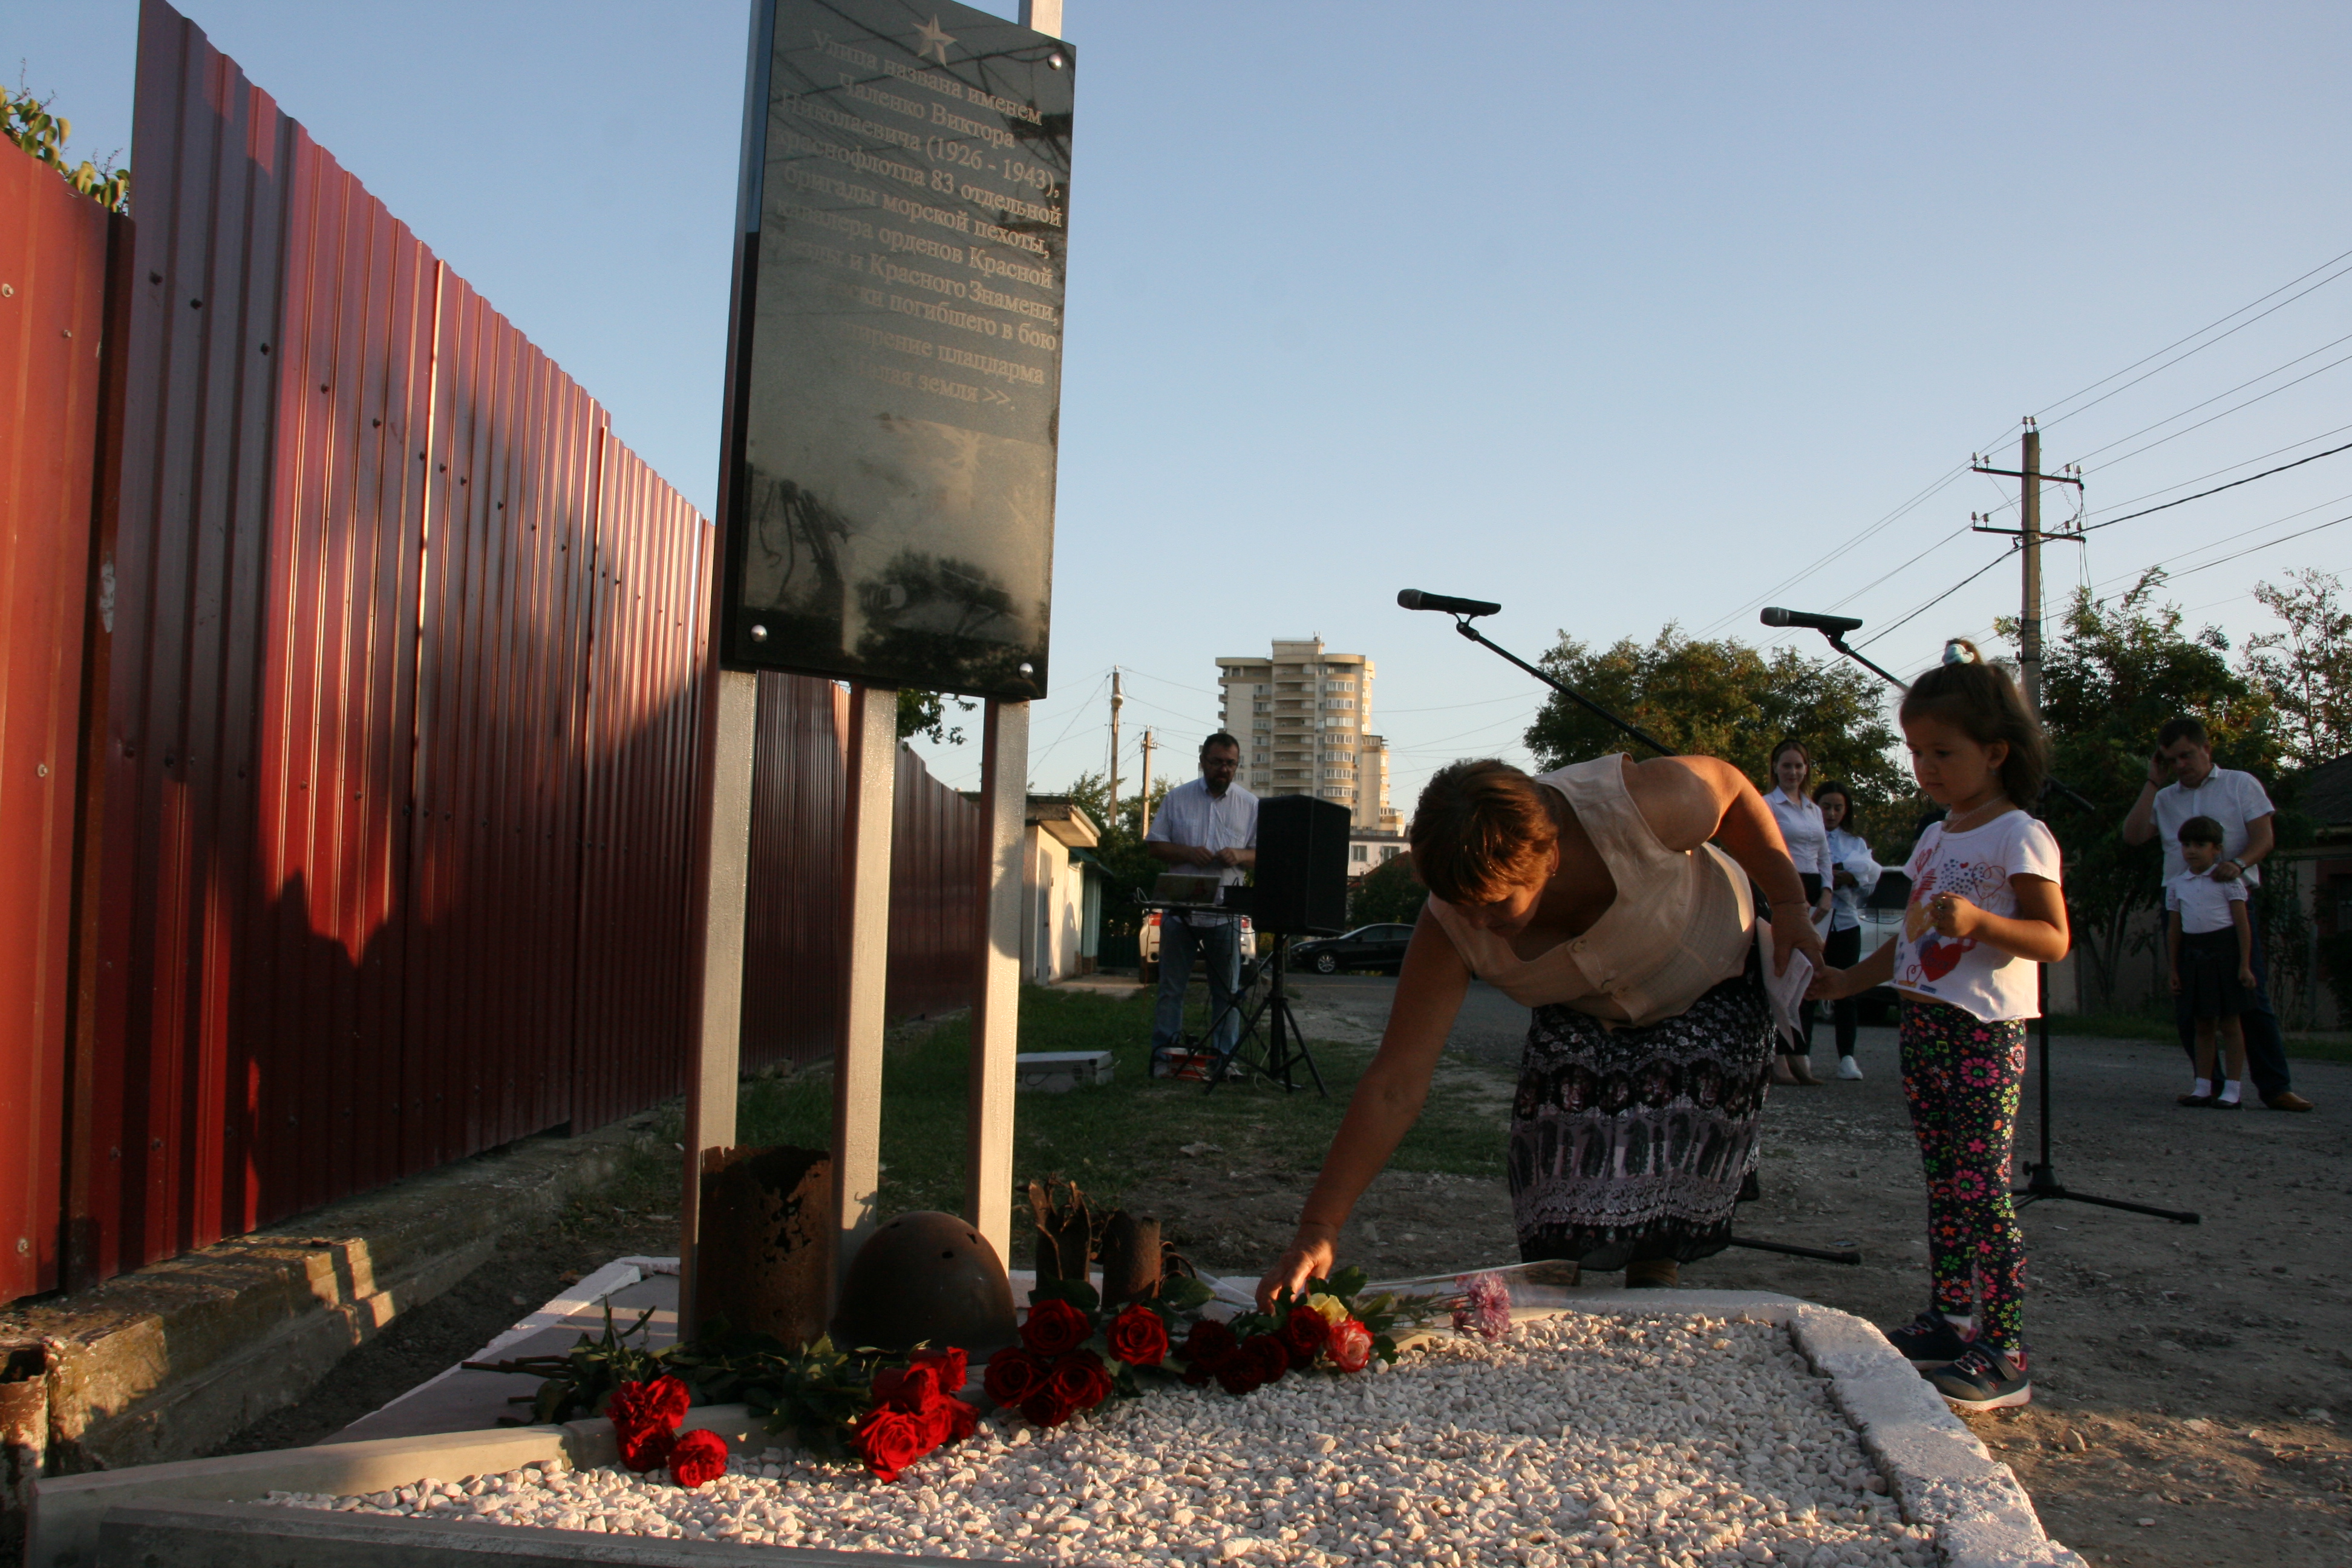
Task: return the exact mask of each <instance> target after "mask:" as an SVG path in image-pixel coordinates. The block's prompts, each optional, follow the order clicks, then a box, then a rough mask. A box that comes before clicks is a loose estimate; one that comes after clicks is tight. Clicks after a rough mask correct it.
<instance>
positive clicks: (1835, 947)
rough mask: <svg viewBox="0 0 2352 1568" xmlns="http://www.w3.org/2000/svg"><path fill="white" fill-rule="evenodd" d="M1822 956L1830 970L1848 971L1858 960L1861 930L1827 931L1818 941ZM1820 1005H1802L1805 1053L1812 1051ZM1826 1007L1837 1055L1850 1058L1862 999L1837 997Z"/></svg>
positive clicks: (1860, 1016) (1852, 928) (1813, 1003)
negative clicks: (1803, 1010) (1803, 1009)
mask: <svg viewBox="0 0 2352 1568" xmlns="http://www.w3.org/2000/svg"><path fill="white" fill-rule="evenodd" d="M1861 957H1862V928H1861V927H1860V926H1848V927H1846V929H1845V930H1843V931H1832V932H1830V934H1829V935H1827V936H1825V937H1823V938H1822V958H1823V959H1824V960H1826V961H1827V962H1828V963H1829V966H1830V967H1831V968H1832V969H1852V968H1853V966H1854V962H1855V961H1856V960H1857V959H1859V958H1861ZM1828 1006H1829V1011H1830V1023H1831V1024H1832V1026H1834V1027H1835V1028H1836V1030H1837V1049H1838V1055H1840V1056H1842V1057H1850V1056H1852V1055H1853V1037H1854V1031H1855V1030H1856V1029H1857V1028H1859V1027H1860V1026H1861V1024H1862V999H1861V998H1860V997H1858V996H1841V997H1839V998H1838V999H1837V1000H1836V1001H1834V1002H1832V1003H1830V1004H1828ZM1821 1009H1822V1004H1821V1003H1819V1002H1808V1003H1806V1004H1805V1049H1806V1050H1807V1051H1808V1052H1810V1051H1811V1050H1812V1048H1813V1020H1814V1019H1815V1018H1816V1017H1818V1016H1820V1014H1821Z"/></svg>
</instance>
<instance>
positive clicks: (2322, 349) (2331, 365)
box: [2075, 332, 2352, 468]
mask: <svg viewBox="0 0 2352 1568" xmlns="http://www.w3.org/2000/svg"><path fill="white" fill-rule="evenodd" d="M2345 342H2352V332H2347V333H2346V334H2345V335H2344V336H2342V337H2340V338H2337V339H2336V342H2328V343H2322V344H2320V345H2319V346H2318V347H2317V348H2315V349H2313V350H2311V351H2310V353H2299V354H2297V355H2295V356H2294V358H2293V359H2291V360H2289V361H2287V362H2286V363H2284V364H2283V365H2278V366H2275V367H2274V368H2273V369H2270V370H2266V371H2264V372H2263V374H2260V375H2257V376H2252V377H2249V378H2248V379H2246V380H2244V381H2242V382H2240V383H2238V384H2237V385H2235V386H2233V387H2231V388H2230V390H2229V391H2227V392H2217V393H2215V394H2214V395H2212V396H2210V397H2209V398H2207V399H2205V401H2204V402H2203V403H2192V404H2190V405H2189V406H2188V407H2186V408H2184V409H2182V410H2181V411H2180V412H2179V413H2178V414H2168V415H2166V416H2164V417H2163V418H2161V419H2159V420H2158V421H2157V422H2156V423H2155V424H2153V425H2143V426H2140V427H2139V428H2138V429H2137V430H2135V431H2133V432H2132V433H2131V434H2130V435H2128V436H2119V437H2116V439H2114V440H2112V441H2110V442H2108V443H2107V444H2106V446H2105V447H2092V448H2091V450H2089V451H2087V452H2085V453H2084V454H2083V458H2095V457H2097V456H2098V455H2099V454H2100V453H2101V452H2105V451H2106V450H2108V449H2109V448H2111V447H2120V446H2122V445H2123V444H2124V443H2125V442H2126V441H2136V440H2137V439H2139V437H2142V436H2145V435H2147V433H2148V432H2149V431H2151V430H2158V429H2162V428H2163V427H2164V426H2167V425H2169V424H2171V423H2172V422H2173V421H2174V420H2176V419H2182V418H2186V417H2187V416H2189V415H2191V414H2194V413H2196V412H2197V411H2198V410H2199V409H2200V408H2202V407H2204V406H2206V405H2207V404H2213V403H2219V402H2221V399H2223V398H2225V397H2229V396H2231V395H2235V394H2237V393H2241V392H2243V391H2245V390H2246V388H2248V387H2250V386H2252V385H2253V384H2254V383H2255V382H2258V381H2268V380H2269V379H2270V378H2271V377H2273V376H2274V375H2276V374H2278V373H2279V372H2280V371H2283V370H2292V369H2293V368H2294V366H2296V365H2299V364H2301V363H2303V362H2304V361H2305V360H2307V359H2309V358H2310V357H2311V356H2312V354H2323V353H2326V352H2327V351H2328V350H2329V349H2332V348H2335V347H2336V345H2337V344H2339V343H2345ZM2345 360H2352V354H2346V355H2345V356H2344V357H2343V359H2333V360H2330V361H2328V362H2327V363H2326V364H2324V365H2321V366H2320V367H2319V369H2318V370H2311V371H2305V373H2304V374H2301V375H2298V376H2296V377H2295V378H2294V380H2293V381H2290V382H2286V383H2284V384H2281V385H2278V386H2273V387H2272V388H2271V389H2270V390H2269V391H2268V392H2265V393H2263V394H2262V395H2260V396H2255V397H2249V398H2248V399H2246V400H2245V401H2244V402H2243V403H2241V404H2239V405H2236V407H2231V408H2224V409H2223V410H2221V413H2219V414H2216V415H2214V416H2212V417H2211V418H2208V419H2200V420H2199V421H2198V422H2197V423H2196V424H2194V425H2189V426H2184V427H2182V428H2180V429H2179V430H2175V431H2174V432H2173V433H2172V434H2171V435H2169V436H2162V437H2158V438H2157V439H2155V440H2153V441H2150V442H2149V443H2148V444H2147V446H2145V447H2136V448H2134V449H2133V450H2131V451H2128V452H2126V453H2125V454H2124V455H2123V456H2122V457H2120V458H2108V459H2107V460H2106V461H2105V462H2104V463H2101V464H2100V465H2099V468H2114V467H2115V466H2116V464H2117V463H2124V462H2129V461H2130V460H2131V459H2132V458H2137V457H2138V456H2139V455H2140V453H2142V452H2147V451H2152V450H2153V449H2155V448H2156V447H2161V446H2163V445H2164V444H2165V442H2167V441H2175V440H2179V438H2180V437H2183V436H2186V435H2188V434H2189V431H2191V430H2201V429H2203V428H2204V427H2205V426H2208V425H2210V424H2211V423H2213V420H2215V419H2221V418H2225V417H2227V416H2230V415H2232V414H2235V413H2237V412H2238V410H2239V409H2240V408H2252V406H2253V405H2255V404H2257V403H2260V402H2261V401H2263V398H2265V397H2275V396H2277V395H2279V394H2280V393H2282V392H2284V391H2285V390H2286V389H2287V388H2288V387H2290V386H2300V385H2302V384H2304V383H2305V382H2306V381H2309V380H2310V379H2311V378H2312V377H2313V376H2315V375H2317V374H2320V372H2321V371H2329V370H2334V369H2335V368H2336V366H2337V365H2339V364H2342V363H2345ZM2082 460H2083V459H2082V458H2076V459H2075V461H2076V462H2077V463H2079V462H2081V461H2082Z"/></svg>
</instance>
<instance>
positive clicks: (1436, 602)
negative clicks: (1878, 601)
mask: <svg viewBox="0 0 2352 1568" xmlns="http://www.w3.org/2000/svg"><path fill="white" fill-rule="evenodd" d="M1397 603H1398V604H1400V605H1403V606H1404V607H1405V608H1406V609H1408V610H1444V612H1445V613H1446V614H1447V615H1449V616H1499V615H1501V614H1502V613H1503V606H1502V605H1490V604H1488V603H1487V602H1486V600H1484V599H1453V598H1448V597H1447V596H1446V595H1444V594H1424V593H1423V592H1422V591H1421V590H1420V589H1418V588H1400V589H1398V590H1397ZM1853 624H1854V625H1855V626H1860V625H1862V623H1861V622H1860V621H1856V622H1854V623H1853Z"/></svg>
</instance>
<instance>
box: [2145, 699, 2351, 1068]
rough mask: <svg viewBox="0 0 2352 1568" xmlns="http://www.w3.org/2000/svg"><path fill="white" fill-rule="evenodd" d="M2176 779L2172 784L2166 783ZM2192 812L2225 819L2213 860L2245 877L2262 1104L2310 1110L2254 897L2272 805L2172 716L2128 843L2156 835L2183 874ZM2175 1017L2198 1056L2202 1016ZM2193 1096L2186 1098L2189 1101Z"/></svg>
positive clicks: (2188, 723)
mask: <svg viewBox="0 0 2352 1568" xmlns="http://www.w3.org/2000/svg"><path fill="white" fill-rule="evenodd" d="M2167 779H2170V780H2171V781H2172V782H2171V783H2169V784H2168V783H2166V782H2165V781H2166V780H2167ZM2192 816H2210V817H2211V818H2212V819H2213V820H2214V821H2216V822H2218V823H2220V824H2221V859H2220V860H2218V861H2216V862H2214V866H2213V879H2214V880H2215V881H2217V882H2231V881H2235V880H2237V879H2240V878H2243V879H2245V884H2246V913H2247V915H2248V917H2249V918H2250V919H2251V920H2252V922H2253V927H2254V952H2253V970H2254V985H2253V989H2252V991H2250V992H2248V993H2247V994H2246V1007H2245V1011H2244V1013H2243V1014H2242V1015H2241V1016H2240V1022H2241V1024H2242V1027H2243V1029H2244V1031H2245V1037H2246V1067H2247V1069H2248V1071H2249V1072H2250V1073H2251V1074H2252V1078H2253V1080H2254V1088H2255V1089H2256V1090H2257V1091H2259V1092H2260V1093H2261V1095H2262V1097H2263V1104H2264V1105H2267V1106H2269V1107H2270V1108H2271V1109H2272V1110H2310V1109H2311V1101H2309V1100H2305V1099H2304V1097H2303V1096H2301V1095H2299V1094H2297V1093H2295V1092H2294V1079H2293V1077H2292V1076H2291V1075H2290V1074H2289V1073H2288V1070H2287V1065H2286V1042H2285V1041H2284V1039H2283V1038H2282V1037H2280V1035H2279V1022H2278V1012H2277V1009H2275V1008H2273V1006H2272V1005H2271V993H2270V970H2269V966H2268V964H2267V963H2266V962H2265V961H2264V958H2263V918H2262V914H2261V912H2260V909H2259V907H2258V906H2257V905H2256V903H2255V902H2254V896H2255V894H2256V892H2257V891H2259V889H2261V887H2262V883H2263V874H2262V871H2261V870H2260V869H2259V868H2260V867H2261V865H2262V863H2263V861H2264V860H2266V859H2268V858H2270V853H2271V851H2272V850H2273V848H2275V847H2277V845H2278V836H2277V834H2276V833H2275V832H2274V831H2273V826H2274V825H2273V820H2272V819H2273V807H2272V805H2271V797H2270V795H2269V792H2267V791H2265V790H2264V789H2263V785H2262V781H2261V780H2260V779H2257V778H2256V777H2254V775H2253V774H2252V773H2244V772H2242V771H2241V770H2239V769H2237V768H2217V767H2215V766H2214V765H2213V741H2212V737H2211V736H2210V735H2208V734H2207V733H2206V731H2205V726H2204V725H2202V724H2200V723H2199V722H2198V721H2196V720H2194V719H2188V718H2182V719H2173V720H2169V721H2167V722H2166V724H2165V726H2164V728H2163V729H2161V730H2158V731H2157V732H2156V754H2155V755H2154V756H2152V757H2150V758H2149V759H2148V763H2147V783H2146V784H2143V785H2141V786H2140V792H2139V798H2138V799H2137V800H2136V801H2134V802H2133V803H2132V808H2131V811H2130V813H2129V814H2128V815H2127V816H2125V818H2124V826H2123V836H2124V842H2125V843H2126V844H2145V843H2147V841H2148V840H2149V839H2151V838H2156V839H2159V840H2161V841H2162V843H2163V845H2164V874H2165V876H2166V877H2167V878H2168V879H2169V878H2172V877H2176V876H2179V874H2180V872H2181V871H2182V870H2183V869H2184V868H2186V867H2187V864H2188V862H2187V861H2185V860H2184V859H2183V858H2181V854H2180V825H2181V824H2182V823H2184V822H2187V821H2188V820H2189V818H2190V817H2192ZM2173 1021H2174V1022H2175V1023H2176V1024H2177V1025H2178V1026H2179V1030H2180V1043H2181V1047H2182V1048H2183V1049H2185V1050H2186V1051H2188V1053H2189V1060H2191V1061H2194V1060H2196V1059H2197V1020H2196V1018H2195V1016H2193V1013H2192V1010H2191V1009H2190V1008H2189V1006H2187V1005H2182V1004H2176V1005H2175V1008H2174V1019H2173ZM2191 1098H2193V1097H2192V1096H2190V1095H2183V1096H2181V1101H2182V1103H2183V1104H2186V1103H2188V1102H2189V1100H2190V1099H2191Z"/></svg>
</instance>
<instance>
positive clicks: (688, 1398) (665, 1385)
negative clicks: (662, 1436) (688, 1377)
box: [639, 1373, 694, 1426]
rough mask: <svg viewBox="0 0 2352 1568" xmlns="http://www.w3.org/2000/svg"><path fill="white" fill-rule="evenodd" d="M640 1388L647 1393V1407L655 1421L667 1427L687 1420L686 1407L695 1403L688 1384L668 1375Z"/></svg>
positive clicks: (663, 1375)
mask: <svg viewBox="0 0 2352 1568" xmlns="http://www.w3.org/2000/svg"><path fill="white" fill-rule="evenodd" d="M639 1386H641V1387H642V1388H644V1390H645V1391H646V1406H647V1408H649V1409H650V1410H651V1411H652V1413H653V1416H654V1419H656V1420H657V1421H659V1422H660V1423H661V1424H662V1425H663V1426H677V1424H678V1423H679V1422H681V1421H683V1420H685V1419H686V1407H687V1406H688V1405H691V1404H693V1403H694V1398H693V1396H692V1395H691V1394H688V1393H687V1391H686V1384H682V1383H680V1382H678V1380H677V1379H676V1378H674V1377H672V1376H670V1375H669V1374H668V1373H663V1374H662V1375H661V1376H659V1377H657V1378H656V1379H654V1380H653V1381H652V1382H651V1383H648V1384H640V1385H639Z"/></svg>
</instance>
